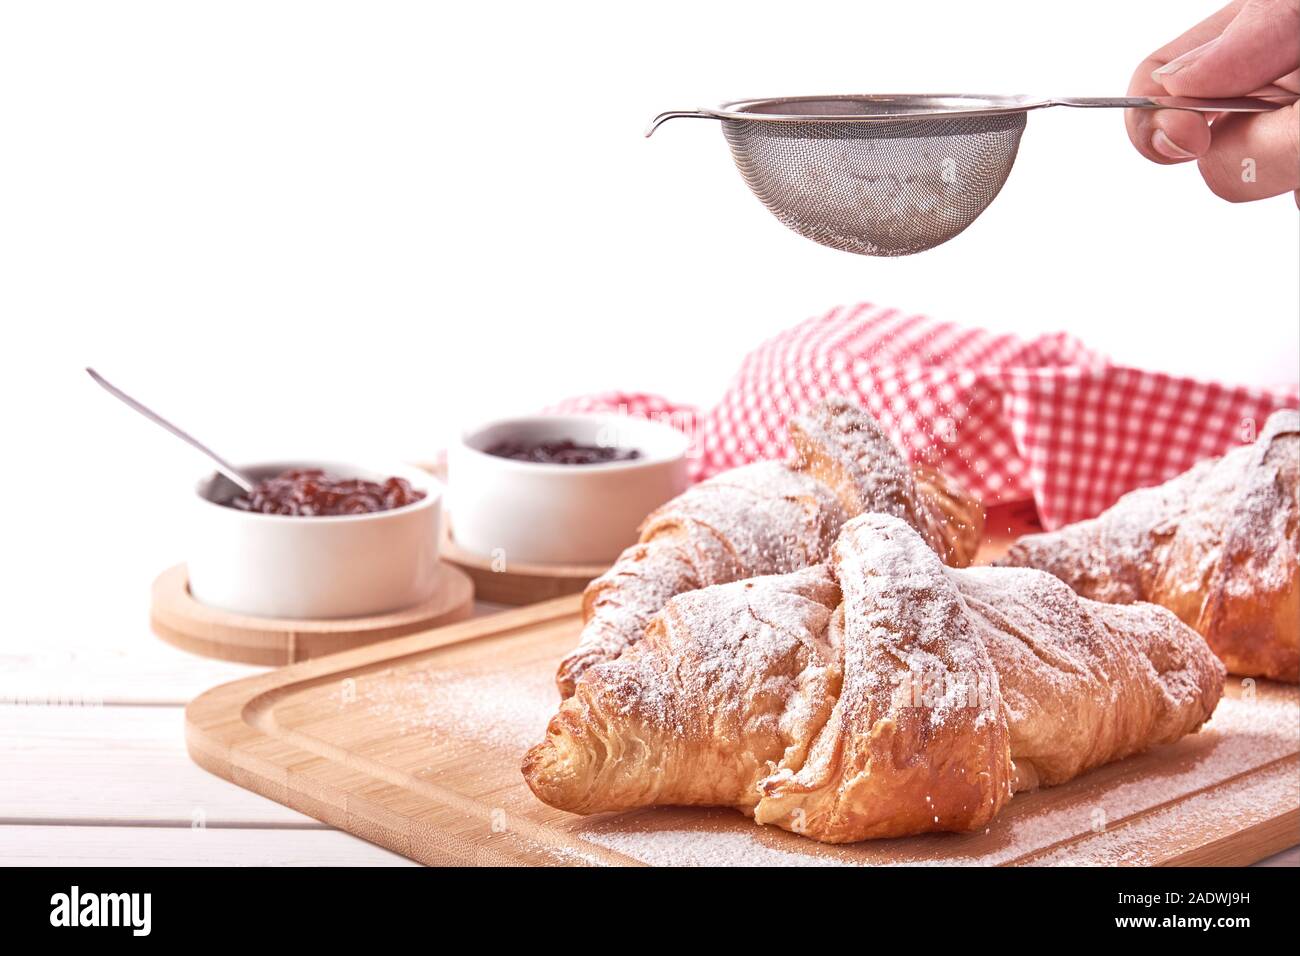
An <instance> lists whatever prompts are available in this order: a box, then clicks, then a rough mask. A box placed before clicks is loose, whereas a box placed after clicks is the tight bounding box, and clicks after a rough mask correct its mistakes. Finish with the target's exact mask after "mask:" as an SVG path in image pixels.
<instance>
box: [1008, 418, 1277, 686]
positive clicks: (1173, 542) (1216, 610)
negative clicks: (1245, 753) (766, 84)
mask: <svg viewBox="0 0 1300 956" xmlns="http://www.w3.org/2000/svg"><path fill="white" fill-rule="evenodd" d="M1298 555H1300V413H1297V412H1295V411H1292V410H1286V411H1279V412H1274V413H1273V415H1272V416H1270V417H1269V419H1268V421H1267V422H1266V423H1265V425H1264V429H1263V431H1261V433H1260V435H1259V438H1258V439H1257V440H1256V441H1255V442H1254V444H1251V445H1246V446H1243V447H1241V448H1236V449H1234V450H1232V451H1230V452H1229V453H1228V454H1226V455H1224V456H1223V457H1222V458H1214V459H1210V460H1208V461H1203V462H1201V463H1200V464H1198V465H1196V466H1194V467H1193V468H1192V469H1191V470H1189V471H1186V472H1184V473H1183V474H1181V475H1179V476H1178V477H1177V478H1174V479H1173V480H1171V481H1167V482H1165V483H1164V484H1163V485H1159V486H1156V487H1154V488H1143V489H1140V490H1138V491H1133V492H1130V493H1129V494H1127V495H1125V496H1124V497H1123V498H1121V499H1120V500H1119V501H1118V502H1116V503H1115V504H1114V505H1113V506H1112V507H1111V508H1110V509H1109V510H1107V511H1104V512H1102V513H1101V514H1100V515H1099V516H1098V517H1096V518H1093V519H1091V520H1089V521H1081V522H1079V523H1078V524H1073V525H1068V526H1066V527H1064V528H1061V529H1059V530H1057V531H1052V532H1048V533H1046V534H1034V535H1029V536H1027V537H1024V538H1021V539H1020V540H1019V541H1017V542H1016V543H1015V544H1014V545H1012V547H1011V549H1010V550H1009V551H1008V552H1007V554H1006V555H1005V556H1004V557H1003V558H1002V559H1001V560H1000V561H999V563H1000V564H1004V565H1014V566H1020V567H1030V568H1040V569H1042V570H1044V571H1050V572H1051V573H1052V574H1054V575H1056V576H1057V577H1058V578H1060V579H1061V580H1062V581H1064V582H1065V583H1066V584H1068V585H1070V587H1072V588H1074V590H1075V591H1077V592H1078V593H1079V594H1082V595H1084V596H1085V597H1089V598H1093V599H1095V600H1098V601H1109V602H1114V603H1124V602H1129V601H1151V602H1153V603H1155V604H1160V605H1163V606H1164V607H1167V608H1169V610H1171V611H1173V612H1174V613H1175V614H1177V615H1178V617H1179V618H1181V619H1182V620H1183V621H1184V622H1186V623H1187V624H1189V625H1190V626H1191V627H1193V628H1195V629H1196V630H1197V631H1199V632H1200V633H1201V634H1202V635H1204V637H1205V639H1206V641H1208V642H1209V644H1210V647H1212V648H1213V649H1214V651H1215V653H1216V654H1218V655H1219V657H1220V658H1222V659H1223V662H1224V663H1225V664H1227V665H1228V669H1229V670H1230V671H1232V672H1233V673H1236V674H1244V675H1255V676H1263V677H1271V678H1274V679H1277V680H1285V681H1290V682H1291V683H1296V682H1297V680H1300V646H1297V644H1298V642H1300V560H1298V559H1297V556H1298Z"/></svg>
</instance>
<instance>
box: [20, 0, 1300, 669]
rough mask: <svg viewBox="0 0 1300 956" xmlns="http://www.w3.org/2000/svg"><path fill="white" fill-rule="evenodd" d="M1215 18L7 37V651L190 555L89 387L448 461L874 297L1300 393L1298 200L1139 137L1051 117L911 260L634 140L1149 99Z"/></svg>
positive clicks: (455, 9) (960, 10)
mask: <svg viewBox="0 0 1300 956" xmlns="http://www.w3.org/2000/svg"><path fill="white" fill-rule="evenodd" d="M1216 5H1217V4H1216V3H1214V2H1213V0H1211V2H1200V0H1197V2H1186V0H1182V2H1180V0H1145V2H1142V3H1133V2H1131V0H1130V2H1121V0H1109V2H1094V3H1091V4H1087V5H1078V4H1066V5H1061V4H1045V3H1042V2H1041V0H1040V2H1031V0H1002V2H988V3H978V4H976V3H961V2H929V3H923V4H922V3H915V4H908V3H888V4H883V3H871V2H857V3H843V2H840V3H827V2H808V0H804V2H800V3H788V2H787V3H761V2H753V0H750V2H745V3H714V4H705V3H700V2H695V3H682V2H675V0H657V2H655V3H653V4H648V3H647V4H610V3H600V4H597V3H591V4H576V3H560V4H556V3H551V4H538V3H533V4H523V3H519V4H500V3H498V4H455V5H453V4H435V3H411V4H400V3H359V2H358V3H350V4H341V3H327V2H320V0H315V2H304V3H288V2H273V0H258V2H229V0H227V2H219V3H218V2H213V3H204V4H199V3H189V2H176V0H171V2H156V3H143V2H104V0H100V2H88V3H68V2H57V0H43V2H30V3H21V2H7V3H5V4H4V5H3V6H0V317H2V320H3V323H4V329H5V339H4V345H3V347H2V348H3V355H4V373H3V376H0V407H3V409H4V412H3V415H4V422H5V466H4V469H3V477H0V482H3V485H2V486H0V493H3V496H4V501H5V505H6V507H5V510H6V513H7V515H6V522H5V524H6V527H7V531H6V532H5V544H6V548H5V551H6V555H5V557H4V558H3V559H0V560H3V561H4V562H5V563H6V565H7V566H8V567H7V568H6V569H5V580H6V589H7V590H11V593H12V600H11V607H10V610H11V611H12V610H13V608H14V607H15V606H16V607H17V608H18V610H19V611H20V616H19V618H18V623H17V624H16V625H11V629H10V630H9V632H8V633H6V634H4V636H3V637H0V640H3V641H16V642H18V643H22V644H27V645H30V644H32V643H33V642H37V641H45V640H55V639H56V638H57V636H58V635H59V634H66V633H67V632H68V630H69V629H78V628H84V627H87V626H92V625H96V626H106V627H112V626H115V623H114V622H119V621H122V620H132V621H138V620H142V615H143V608H144V602H145V600H146V594H147V584H148V581H149V579H150V578H151V577H152V575H153V574H154V573H156V572H157V571H158V570H159V569H161V568H162V567H163V566H165V565H167V564H168V563H171V562H173V561H175V560H178V559H180V558H183V557H184V549H185V529H184V523H183V521H182V520H181V518H182V516H183V514H184V509H183V504H184V503H185V499H186V492H187V489H188V486H189V484H190V483H191V482H192V480H193V479H194V478H195V477H196V476H197V475H198V474H199V473H200V472H201V471H203V470H204V469H203V464H202V462H201V461H199V460H197V459H196V458H195V457H194V456H193V454H192V453H190V452H189V451H188V450H186V449H185V448H183V447H182V446H181V445H179V444H176V443H174V442H173V441H172V439H169V438H168V437H166V436H165V435H163V434H162V433H161V432H157V431H156V430H153V429H152V427H151V426H149V425H147V424H145V423H144V422H143V421H142V420H138V419H135V418H134V417H133V416H132V415H131V413H129V412H128V411H127V410H126V409H124V408H122V407H121V406H118V405H117V404H115V403H114V402H113V401H112V400H111V399H110V398H108V397H107V396H106V395H104V394H103V393H101V392H99V391H98V390H97V389H95V387H94V386H93V385H92V384H91V383H90V382H89V380H88V379H86V377H85V376H84V374H83V373H82V372H81V367H82V366H83V365H87V364H94V365H96V366H98V367H99V368H100V370H101V371H103V372H104V373H105V374H107V375H108V376H109V377H110V378H113V379H116V380H117V381H118V382H119V384H121V385H123V386H124V387H126V388H127V389H128V390H129V391H133V392H135V393H137V394H138V396H139V397H141V398H142V399H144V400H146V401H148V402H151V403H154V404H155V405H156V406H157V407H158V408H159V409H160V410H162V411H164V412H165V413H167V414H170V415H172V416H174V417H175V418H176V419H177V420H178V421H179V422H181V423H182V424H183V425H185V426H187V427H189V428H191V429H192V430H194V431H195V432H196V433H198V434H199V435H201V436H203V437H205V438H207V439H208V440H209V441H210V442H212V443H213V444H215V445H217V446H219V447H220V448H221V449H223V450H225V451H226V452H227V453H228V454H229V455H230V456H231V457H233V458H236V459H243V460H251V459H256V458H259V457H268V456H280V455H283V454H286V453H293V452H299V451H304V450H310V451H314V452H316V453H318V454H320V455H322V456H330V457H358V456H375V455H378V456H382V457H384V458H390V457H404V458H420V457H427V456H429V455H431V454H432V453H433V452H434V451H435V450H436V449H438V448H439V447H440V446H441V445H443V444H444V443H445V441H446V440H447V438H448V436H449V435H450V434H451V433H452V431H453V429H454V428H455V427H456V426H457V425H458V424H460V423H463V422H466V421H468V420H470V419H474V418H479V417H483V416H486V415H489V414H496V413H505V412H512V411H525V410H531V409H534V408H535V407H537V406H540V405H543V404H546V403H548V402H551V401H553V400H556V399H558V398H561V397H564V396H567V395H571V394H576V393H582V392H586V391H590V390H594V389H604V388H614V387H622V388H634V389H647V390H653V391H658V392H661V393H664V394H667V395H669V396H670V397H673V398H677V399H684V400H693V401H699V402H704V403H707V402H709V401H711V400H712V399H713V398H715V397H716V396H717V395H718V394H719V393H720V392H721V391H722V389H723V388H724V387H725V385H726V380H727V378H728V376H729V375H730V374H731V372H732V371H733V369H734V368H735V366H736V363H737V362H738V360H739V358H740V357H741V355H742V354H743V353H744V351H745V350H746V349H748V348H749V347H751V346H752V345H754V344H756V343H757V342H759V341H760V340H762V339H763V338H764V337H766V336H768V335H769V334H771V333H772V332H774V331H776V330H778V329H780V328H783V327H785V326H787V325H790V324H792V323H794V322H797V321H799V320H801V319H803V318H805V317H807V316H809V315H813V314H817V313H821V312H824V311H825V310H826V309H827V308H828V307H830V306H833V305H835V304H837V303H847V302H853V301H859V300H870V301H875V302H881V303H886V304H891V305H895V306H898V307H900V308H904V309H908V310H914V311H921V312H927V313H929V314H932V315H935V316H938V317H941V318H944V319H952V320H957V321H961V322H969V323H981V324H985V325H990V326H994V327H998V328H1005V329H1013V330H1018V331H1021V332H1025V333H1029V334H1033V333H1039V332H1050V331H1056V330H1060V329H1065V330H1068V331H1070V332H1073V333H1075V334H1077V335H1079V336H1080V337H1082V338H1083V339H1085V340H1086V341H1088V342H1089V343H1091V344H1093V345H1094V346H1096V347H1098V348H1100V349H1102V350H1104V351H1106V352H1108V353H1109V354H1111V355H1112V356H1113V357H1115V358H1116V359H1119V360H1122V361H1126V362H1130V363H1134V364H1138V365H1143V366H1149V367H1155V368H1162V369H1168V370H1172V371H1177V372H1187V373H1192V374H1196V375H1201V376H1205V377H1215V378H1222V379H1228V380H1233V381H1240V382H1243V383H1250V384H1258V385H1271V384H1279V383H1286V382H1293V381H1295V380H1296V378H1297V375H1298V373H1297V362H1298V361H1300V359H1298V358H1297V352H1298V340H1300V332H1298V324H1297V313H1298V304H1297V282H1296V272H1297V252H1298V249H1297V229H1296V217H1297V214H1296V209H1295V206H1294V203H1293V202H1292V200H1291V198H1290V197H1283V198H1279V199H1275V200H1271V201H1268V202H1265V203H1259V204H1255V205H1252V206H1242V207H1236V206H1230V205H1228V204H1226V203H1223V202H1222V201H1220V200H1218V199H1216V198H1215V197H1213V196H1212V195H1211V194H1210V193H1209V192H1208V191H1206V190H1205V189H1204V188H1203V187H1202V186H1201V184H1200V181H1199V178H1198V176H1197V173H1196V171H1195V169H1194V168H1193V167H1182V168H1176V169H1169V168H1160V167H1157V166H1154V165H1152V164H1149V163H1148V162H1146V161H1145V160H1143V159H1142V158H1141V157H1139V156H1138V155H1137V153H1136V152H1134V151H1133V149H1132V148H1131V146H1130V145H1129V143H1128V141H1127V139H1126V137H1125V135H1124V130H1123V123H1122V117H1121V115H1120V114H1119V113H1117V112H1113V111H1088V112H1083V111H1066V110H1049V111H1045V112H1042V113H1038V114H1034V115H1032V116H1031V117H1030V122H1029V128H1028V130H1027V132H1026V135H1025V137H1024V141H1023V145H1022V148H1021V152H1020V157H1019V160H1018V161H1017V165H1016V168H1015V170H1014V172H1013V173H1012V176H1011V179H1010V181H1009V182H1008V184H1007V187H1006V189H1005V190H1004V191H1003V193H1002V194H1001V196H1000V197H999V198H998V199H997V201H996V202H995V203H994V204H993V206H992V207H991V208H990V209H989V211H988V212H987V213H986V214H985V215H984V216H983V217H982V218H981V219H980V220H979V221H978V222H977V223H976V224H975V225H974V226H973V227H972V228H971V229H970V230H969V231H968V232H967V233H965V234H964V235H962V236H960V237H959V238H958V239H956V240H954V241H953V242H951V243H950V244H948V245H946V246H943V247H941V248H939V249H937V250H934V251H932V252H929V253H925V254H922V255H919V256H916V257H912V258H908V259H898V260H883V259H866V258H858V257H854V256H850V255H846V254H843V253H837V252H834V251H831V250H828V249H824V248H822V247H819V246H817V245H814V244H812V243H809V242H807V241H806V240H802V239H800V238H798V237H796V236H795V235H794V234H793V233H790V232H787V231H786V230H785V229H783V228H782V227H781V226H780V225H779V224H777V223H776V221H775V220H773V219H772V218H771V217H770V216H769V214H768V213H767V212H766V211H765V210H764V209H763V208H762V207H761V206H760V204H759V203H758V202H757V201H756V200H755V199H754V198H753V197H752V196H751V195H750V194H749V193H748V191H747V190H746V189H745V187H744V185H743V183H742V182H741V180H740V178H739V177H738V176H737V174H736V172H735V170H734V168H733V166H732V165H731V161H730V158H729V156H728V154H727V150H726V148H725V145H724V143H723V141H722V138H721V136H720V135H719V132H718V130H717V128H716V126H714V125H713V124H711V123H708V122H701V121H682V122H678V123H675V124H672V125H669V126H667V127H665V128H664V129H663V130H662V131H661V132H660V133H659V134H658V135H656V137H655V138H654V139H652V140H648V141H647V140H645V139H643V138H642V136H641V133H642V130H643V128H644V126H645V124H646V122H647V121H648V120H649V119H650V117H651V116H653V115H654V114H655V113H657V112H659V111H661V110H665V109H674V108H692V107H695V106H700V105H712V104H714V103H717V102H720V101H722V100H726V99H731V98H735V97H744V96H760V95H781V94H787V93H791V94H793V93H822V92H890V91H952V92H958V91H962V92H998V93H1003V92H1029V93H1049V94H1051V93H1058V94H1079V95H1115V94H1121V93H1123V92H1124V91H1125V88H1126V86H1127V83H1128V79H1129V76H1130V73H1131V72H1132V70H1133V67H1134V66H1135V64H1136V63H1137V62H1138V61H1139V60H1140V59H1141V58H1142V57H1143V56H1144V55H1145V54H1146V53H1148V52H1149V51H1150V50H1152V49H1153V48H1155V47H1157V46H1159V45H1160V44H1162V43H1163V42H1164V41H1166V40H1168V39H1170V38H1171V37H1172V36H1174V35H1175V34H1177V33H1179V32H1181V31H1182V30H1183V29H1185V28H1186V27H1187V26H1190V25H1191V24H1192V23H1193V22H1194V21H1196V20H1198V19H1200V18H1202V17H1203V16H1205V15H1206V14H1208V13H1209V12H1211V11H1212V10H1213V9H1214V7H1215V6H1216ZM23 610H26V611H28V612H30V613H29V614H27V615H23V614H22V613H21V612H22V611H23ZM51 611H53V612H54V613H50V612H51Z"/></svg>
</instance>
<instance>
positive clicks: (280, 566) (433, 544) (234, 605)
mask: <svg viewBox="0 0 1300 956" xmlns="http://www.w3.org/2000/svg"><path fill="white" fill-rule="evenodd" d="M289 468H321V469H324V470H325V471H326V472H328V473H330V474H333V475H339V476H342V477H345V478H364V479H368V480H370V481H383V480H384V479H385V478H387V477H389V476H396V477H398V478H405V479H406V480H407V481H409V482H410V483H411V486H412V487H413V488H417V489H419V490H421V491H424V492H425V497H424V498H423V500H421V501H417V502H415V503H414V504H410V505H406V506H405V507H402V508H394V509H392V510H391V511H377V512H374V513H372V514H362V515H340V516H336V517H335V516H327V517H297V516H290V515H265V514H254V513H251V512H247V511H239V510H238V509H235V508H229V507H226V506H225V505H220V504H217V503H216V502H217V501H222V500H228V499H229V498H231V497H233V496H234V494H235V493H236V492H237V490H238V489H237V488H236V487H235V485H234V484H232V483H231V482H230V481H228V480H227V479H225V478H223V477H221V476H220V475H209V476H208V477H207V478H205V479H203V480H202V481H200V482H199V484H198V487H197V488H196V489H195V490H196V491H197V496H196V501H195V502H194V509H193V510H194V514H195V521H194V525H195V527H194V532H195V533H194V536H193V545H192V548H191V551H190V554H189V560H188V562H187V563H188V567H189V579H190V593H191V594H193V595H194V598H195V600H197V601H199V603H201V604H207V605H209V606H210V607H216V608H222V609H225V610H228V611H237V612H239V613H242V614H252V615H256V616H258V617H281V618H307V619H325V618H345V617H365V616H369V615H374V614H384V613H387V612H389V611H397V610H400V609H402V608H405V607H411V606H413V605H416V604H420V603H422V602H424V601H427V600H429V599H430V598H432V597H433V595H434V590H435V588H436V586H437V570H438V546H439V541H440V540H441V539H440V533H441V525H440V521H441V518H442V487H441V485H439V484H438V482H437V480H436V479H434V478H433V477H432V476H430V475H429V474H427V473H426V472H423V471H420V470H419V469H416V468H411V467H409V466H401V465H399V466H394V467H390V468H358V467H355V466H352V465H345V464H341V463H338V462H320V461H288V462H267V463H262V464H257V465H248V466H245V467H243V468H242V469H241V470H243V471H244V473H245V474H247V475H249V476H250V477H252V478H268V477H271V476H272V475H276V474H279V473H280V472H282V471H284V470H286V469H289Z"/></svg>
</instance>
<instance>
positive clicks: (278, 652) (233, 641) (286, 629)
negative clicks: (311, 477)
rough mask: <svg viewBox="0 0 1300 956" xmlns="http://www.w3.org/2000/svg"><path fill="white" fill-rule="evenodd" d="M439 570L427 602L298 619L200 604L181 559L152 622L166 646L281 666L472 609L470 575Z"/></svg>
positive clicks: (159, 589)
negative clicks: (324, 618) (358, 614)
mask: <svg viewBox="0 0 1300 956" xmlns="http://www.w3.org/2000/svg"><path fill="white" fill-rule="evenodd" d="M438 573H439V575H440V578H441V579H440V581H439V584H438V593H437V594H436V595H435V596H434V597H433V599H432V600H429V601H426V602H425V603H424V604H419V605H416V606H415V607H410V608H406V609H404V610H401V611H394V612H393V613H391V614H380V615H376V616H374V617H352V618H341V619H338V620H328V621H300V620H293V619H290V618H273V617H253V616H251V615H247V614H237V613H235V612H233V611H222V610H219V609H217V608H213V607H208V606H207V605H206V604H200V603H199V602H198V601H196V600H194V598H193V597H192V596H191V595H190V588H189V578H188V577H187V576H186V573H185V565H183V564H178V565H176V566H175V567H174V568H168V569H167V570H166V571H164V572H163V573H162V574H160V575H158V577H157V579H156V580H155V581H154V583H153V591H152V594H151V600H150V608H149V624H150V626H151V627H152V628H153V632H154V633H155V634H157V635H158V636H159V637H161V638H162V639H163V640H164V641H166V642H167V643H168V644H174V645H175V646H176V647H179V648H181V650H185V651H189V652H191V653H193V654H202V655H203V656H204V657H215V658H218V659H220V660H223V661H240V662H242V663H245V664H265V665H268V666H271V667H280V666H282V665H284V664H292V663H294V662H295V661H304V660H307V659H308V658H309V657H323V656H324V655H326V654H333V653H335V652H336V651H346V650H350V649H351V648H354V647H360V646H362V645H363V644H373V643H375V642H376V641H382V640H386V639H387V638H390V637H400V636H401V635H403V634H412V633H414V632H415V631H424V630H428V629H429V628H432V627H438V626H439V625H442V624H451V623H453V622H455V621H462V620H464V619H465V618H467V617H469V616H470V614H471V612H472V611H473V608H474V584H473V582H472V581H471V580H470V578H469V576H468V575H467V574H465V573H464V572H463V571H461V570H459V569H458V568H455V567H452V566H451V565H450V564H448V563H447V562H445V561H444V562H442V563H441V564H440V565H439V568H438Z"/></svg>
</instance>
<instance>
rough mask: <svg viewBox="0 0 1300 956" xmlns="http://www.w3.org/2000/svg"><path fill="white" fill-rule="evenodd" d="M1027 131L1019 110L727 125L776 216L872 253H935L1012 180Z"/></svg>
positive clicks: (753, 184)
mask: <svg viewBox="0 0 1300 956" xmlns="http://www.w3.org/2000/svg"><path fill="white" fill-rule="evenodd" d="M810 105H811V106H813V107H814V108H818V107H819V108H822V109H824V108H825V104H824V103H819V104H810ZM784 109H786V110H789V109H790V106H789V104H786V105H785V106H784ZM1024 128H1025V114H1024V112H1022V111H1016V112H1007V113H995V114H991V115H975V116H963V115H960V114H953V115H951V116H941V117H934V116H930V117H927V118H924V119H899V120H892V119H890V120H883V121H882V120H874V121H870V122H866V121H862V120H818V121H815V122H811V121H810V122H803V121H799V120H785V121H772V120H743V119H724V120H723V122H722V131H723V135H724V136H725V137H726V139H727V143H728V144H729V145H730V147H731V153H732V156H733V157H734V158H735V160H736V165H737V167H739V169H740V172H741V175H742V176H744V177H745V182H747V183H748V184H749V188H750V189H752V190H753V191H754V194H755V195H756V196H758V198H759V199H761V200H762V201H763V204H764V205H766V206H767V208H768V209H769V210H771V212H772V213H773V214H774V215H775V216H776V217H777V218H778V219H780V220H781V221H782V222H783V223H785V224H786V225H787V226H789V227H790V228H791V229H793V230H794V231H795V232H797V233H799V234H800V235H801V236H806V237H807V238H809V239H812V240H814V241H816V242H820V243H821V244H822V245H826V246H831V247H832V248H834V249H841V250H844V251H847V252H855V253H858V254H860V255H868V256H905V255H909V254H911V253H914V252H921V251H922V250H925V249H931V248H933V247H934V246H937V245H939V244H940V243H942V242H947V241H948V240H949V239H951V238H952V237H953V236H955V235H957V234H958V233H959V232H961V231H962V230H963V229H965V228H966V227H967V226H969V225H970V224H971V223H972V222H974V221H975V218H976V217H977V216H979V214H980V213H982V212H983V211H984V209H985V207H986V206H988V204H989V203H990V202H992V201H993V198H994V197H995V196H997V194H998V191H999V190H1000V189H1001V188H1002V184H1003V183H1004V182H1006V179H1007V176H1008V174H1010V172H1011V166H1012V164H1013V163H1014V162H1015V158H1016V150H1017V149H1018V148H1019V146H1020V134H1021V133H1022V132H1023V131H1024Z"/></svg>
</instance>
